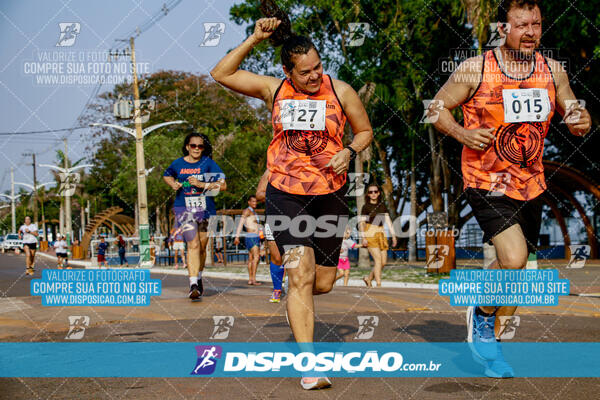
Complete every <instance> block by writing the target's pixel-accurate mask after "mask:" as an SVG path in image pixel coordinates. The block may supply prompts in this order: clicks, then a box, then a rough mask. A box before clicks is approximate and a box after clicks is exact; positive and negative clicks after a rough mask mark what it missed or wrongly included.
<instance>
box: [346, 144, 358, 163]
mask: <svg viewBox="0 0 600 400" xmlns="http://www.w3.org/2000/svg"><path fill="white" fill-rule="evenodd" d="M346 148H347V149H348V150H350V160H354V159H355V158H356V150H354V149H353V148H352V147H350V146H346Z"/></svg>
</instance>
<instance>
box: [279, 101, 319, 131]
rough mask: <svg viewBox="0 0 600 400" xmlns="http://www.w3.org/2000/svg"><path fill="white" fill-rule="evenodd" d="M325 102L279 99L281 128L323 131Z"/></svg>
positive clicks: (285, 129)
mask: <svg viewBox="0 0 600 400" xmlns="http://www.w3.org/2000/svg"><path fill="white" fill-rule="evenodd" d="M326 103H327V102H326V101H325V100H291V99H288V100H280V102H279V110H280V111H279V117H280V119H281V125H282V126H283V130H284V131H287V130H291V129H295V130H302V131H324V130H325V108H326V107H325V106H326Z"/></svg>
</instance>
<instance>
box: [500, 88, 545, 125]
mask: <svg viewBox="0 0 600 400" xmlns="http://www.w3.org/2000/svg"><path fill="white" fill-rule="evenodd" d="M502 99H503V103H504V122H506V123H513V122H544V121H547V120H548V116H549V115H550V98H549V97H548V90H547V89H536V88H532V89H504V90H502Z"/></svg>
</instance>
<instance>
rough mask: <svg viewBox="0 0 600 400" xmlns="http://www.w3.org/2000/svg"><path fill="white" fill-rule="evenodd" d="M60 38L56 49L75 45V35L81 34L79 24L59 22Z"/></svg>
mask: <svg viewBox="0 0 600 400" xmlns="http://www.w3.org/2000/svg"><path fill="white" fill-rule="evenodd" d="M58 27H59V28H60V37H59V38H58V43H56V47H70V46H73V45H74V44H75V39H77V35H79V32H81V24H80V23H79V22H59V24H58Z"/></svg>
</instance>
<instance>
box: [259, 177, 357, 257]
mask: <svg viewBox="0 0 600 400" xmlns="http://www.w3.org/2000/svg"><path fill="white" fill-rule="evenodd" d="M347 192H348V186H347V185H344V186H342V187H341V188H340V189H339V190H337V191H336V192H333V193H329V194H324V195H300V194H291V193H287V192H283V191H281V190H279V189H276V188H274V187H273V186H271V184H269V185H268V186H267V194H266V197H267V198H266V210H265V211H266V216H267V224H269V227H270V228H271V230H272V232H273V236H274V238H275V243H276V244H277V247H278V248H279V253H280V254H282V255H283V254H284V253H285V251H286V250H289V249H290V248H293V247H297V246H307V247H311V248H312V249H313V250H314V252H315V261H316V264H317V265H321V266H325V267H337V265H338V261H339V258H340V248H341V246H342V240H343V238H344V230H345V229H346V225H347V223H348V203H347V201H346V200H347V199H346V193H347Z"/></svg>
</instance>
